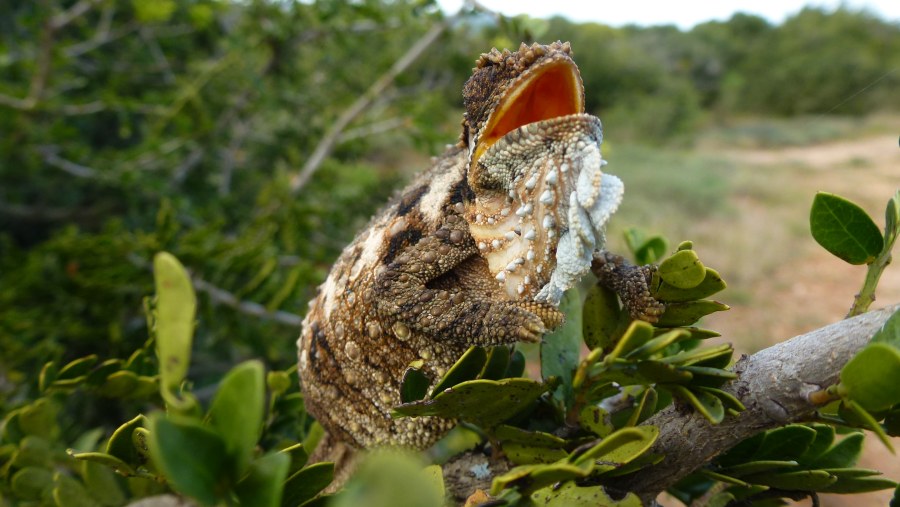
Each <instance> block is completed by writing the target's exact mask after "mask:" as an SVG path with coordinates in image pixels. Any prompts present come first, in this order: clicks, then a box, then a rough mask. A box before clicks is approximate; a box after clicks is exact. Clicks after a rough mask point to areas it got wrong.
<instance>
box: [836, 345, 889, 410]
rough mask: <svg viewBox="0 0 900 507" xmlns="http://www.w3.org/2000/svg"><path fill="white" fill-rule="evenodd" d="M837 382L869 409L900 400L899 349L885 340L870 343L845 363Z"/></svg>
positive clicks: (880, 407)
mask: <svg viewBox="0 0 900 507" xmlns="http://www.w3.org/2000/svg"><path fill="white" fill-rule="evenodd" d="M840 385H841V386H842V388H843V389H845V390H846V393H847V395H848V396H849V397H850V398H851V399H853V400H854V401H856V402H857V403H859V404H860V405H861V406H862V407H863V408H865V409H866V410H868V411H870V412H880V411H882V410H887V409H889V408H891V407H892V406H894V405H896V404H897V403H900V389H897V386H898V385H900V349H897V348H896V347H894V346H892V345H889V344H887V343H882V342H878V343H870V344H869V345H867V346H866V347H865V348H863V349H862V350H860V351H859V352H858V353H857V354H856V355H855V356H853V358H851V359H850V361H848V362H847V364H846V365H844V368H843V369H842V370H841V384H840Z"/></svg>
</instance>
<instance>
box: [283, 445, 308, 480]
mask: <svg viewBox="0 0 900 507" xmlns="http://www.w3.org/2000/svg"><path fill="white" fill-rule="evenodd" d="M279 452H283V453H284V454H287V455H288V456H290V458H291V466H290V467H289V468H288V475H293V474H294V473H295V472H297V471H298V470H300V469H301V468H303V465H305V464H306V462H307V461H308V460H309V453H307V452H306V449H305V448H304V447H303V444H294V445H292V446H289V447H285V448H284V449H282V450H281V451H279Z"/></svg>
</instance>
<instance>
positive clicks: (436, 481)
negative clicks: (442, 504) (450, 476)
mask: <svg viewBox="0 0 900 507" xmlns="http://www.w3.org/2000/svg"><path fill="white" fill-rule="evenodd" d="M422 472H423V475H425V478H426V481H427V482H429V483H431V486H432V488H433V489H434V490H435V491H440V496H441V498H444V497H445V496H446V492H445V491H444V472H443V470H442V469H441V466H440V465H428V466H427V467H425V468H424V469H422Z"/></svg>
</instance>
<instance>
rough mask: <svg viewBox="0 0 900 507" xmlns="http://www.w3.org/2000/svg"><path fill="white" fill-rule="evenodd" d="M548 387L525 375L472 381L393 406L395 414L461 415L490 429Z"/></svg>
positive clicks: (451, 416)
mask: <svg viewBox="0 0 900 507" xmlns="http://www.w3.org/2000/svg"><path fill="white" fill-rule="evenodd" d="M547 388H548V386H547V385H545V384H542V383H540V382H535V381H533V380H528V379H524V378H508V379H503V380H470V381H468V382H463V383H461V384H457V385H455V386H453V387H451V388H450V389H448V390H446V391H444V392H442V393H440V394H438V395H437V396H435V397H434V399H432V400H424V401H417V402H414V403H406V404H403V405H400V406H398V407H394V412H395V416H397V415H405V416H413V417H418V416H423V415H435V416H440V417H446V418H448V419H452V418H459V419H462V420H464V421H469V422H471V423H474V424H476V425H478V426H481V427H482V428H486V429H487V428H493V427H494V426H497V425H498V424H500V423H502V422H503V421H506V420H507V419H509V418H511V417H513V416H515V415H517V414H519V413H520V412H522V411H524V410H525V409H527V408H528V407H529V406H531V404H532V403H534V401H535V400H537V398H538V397H539V396H540V395H541V394H543V393H544V392H545V391H547Z"/></svg>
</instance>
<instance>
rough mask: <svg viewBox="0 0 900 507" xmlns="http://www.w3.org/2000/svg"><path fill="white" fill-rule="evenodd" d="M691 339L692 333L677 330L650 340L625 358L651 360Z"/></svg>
mask: <svg viewBox="0 0 900 507" xmlns="http://www.w3.org/2000/svg"><path fill="white" fill-rule="evenodd" d="M690 338H691V333H690V332H688V331H685V330H683V329H675V330H673V331H669V332H667V333H665V334H662V335H660V336H657V337H656V338H653V339H651V340H649V341H648V342H647V343H645V344H643V345H641V346H640V347H638V348H636V349H634V350H632V351H631V352H629V353H628V354H626V355H625V357H626V358H628V359H635V358H641V359H644V358H649V357H650V356H652V355H653V354H656V353H657V352H661V351H662V350H663V349H665V348H666V347H668V346H670V345H672V344H674V343H678V342H681V341H684V340H689V339H690Z"/></svg>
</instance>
